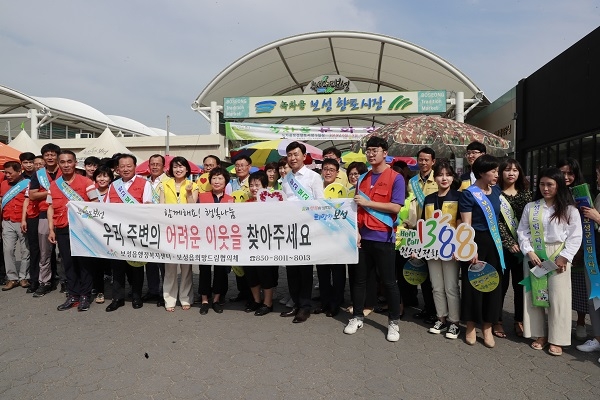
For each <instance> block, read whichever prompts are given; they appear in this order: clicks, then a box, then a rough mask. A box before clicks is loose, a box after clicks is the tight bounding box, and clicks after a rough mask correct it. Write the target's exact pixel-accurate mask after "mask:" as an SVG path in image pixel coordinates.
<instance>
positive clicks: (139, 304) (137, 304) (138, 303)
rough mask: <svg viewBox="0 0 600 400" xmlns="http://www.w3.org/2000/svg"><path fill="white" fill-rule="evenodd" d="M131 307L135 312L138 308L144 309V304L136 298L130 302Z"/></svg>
mask: <svg viewBox="0 0 600 400" xmlns="http://www.w3.org/2000/svg"><path fill="white" fill-rule="evenodd" d="M131 306H132V307H133V308H134V309H136V310H137V309H138V308H142V307H144V302H143V301H142V299H141V298H138V297H136V298H135V299H133V301H132V302H131Z"/></svg>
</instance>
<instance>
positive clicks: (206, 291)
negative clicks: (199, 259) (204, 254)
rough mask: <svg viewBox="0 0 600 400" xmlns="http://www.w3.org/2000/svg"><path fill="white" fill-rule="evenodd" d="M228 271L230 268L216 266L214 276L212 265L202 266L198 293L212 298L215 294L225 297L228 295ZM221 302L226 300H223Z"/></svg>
mask: <svg viewBox="0 0 600 400" xmlns="http://www.w3.org/2000/svg"><path fill="white" fill-rule="evenodd" d="M228 269H229V268H228V267H225V266H222V265H215V266H214V274H213V273H212V271H211V265H200V284H199V285H198V292H199V293H200V294H201V295H202V296H209V297H210V296H211V295H212V294H213V293H214V294H220V295H221V296H223V297H225V295H226V294H227V289H228V288H229V282H228V277H227V274H228V272H227V270H228ZM211 278H212V279H211ZM211 281H212V286H211ZM220 300H225V299H224V298H223V299H220Z"/></svg>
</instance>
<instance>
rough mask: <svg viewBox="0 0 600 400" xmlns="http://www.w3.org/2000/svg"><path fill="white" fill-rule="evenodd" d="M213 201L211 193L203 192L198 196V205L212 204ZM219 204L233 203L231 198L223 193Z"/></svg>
mask: <svg viewBox="0 0 600 400" xmlns="http://www.w3.org/2000/svg"><path fill="white" fill-rule="evenodd" d="M214 202H215V199H214V198H213V194H212V192H205V193H199V194H198V203H214ZM221 203H235V200H234V199H233V197H231V196H230V195H228V194H225V193H223V197H222V198H221Z"/></svg>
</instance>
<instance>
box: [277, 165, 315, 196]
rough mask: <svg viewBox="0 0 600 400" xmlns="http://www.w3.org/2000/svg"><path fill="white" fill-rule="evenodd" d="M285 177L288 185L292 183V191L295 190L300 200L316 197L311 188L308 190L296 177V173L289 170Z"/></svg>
mask: <svg viewBox="0 0 600 400" xmlns="http://www.w3.org/2000/svg"><path fill="white" fill-rule="evenodd" d="M283 179H285V180H286V182H287V183H288V185H290V189H292V192H294V194H295V195H296V197H298V198H299V199H300V200H313V199H314V197H313V195H312V194H311V192H310V191H309V190H306V188H305V187H304V186H302V184H301V183H300V181H299V180H298V179H296V177H295V176H294V174H293V173H292V172H291V171H290V172H288V173H287V174H285V177H284V178H283Z"/></svg>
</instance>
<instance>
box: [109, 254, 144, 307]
mask: <svg viewBox="0 0 600 400" xmlns="http://www.w3.org/2000/svg"><path fill="white" fill-rule="evenodd" d="M111 265H112V273H113V284H112V291H113V295H112V296H113V300H120V299H124V298H125V294H126V293H125V277H127V280H128V281H129V284H130V285H131V289H132V292H133V298H134V299H141V298H142V286H144V267H132V266H131V265H129V264H127V261H124V260H111Z"/></svg>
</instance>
